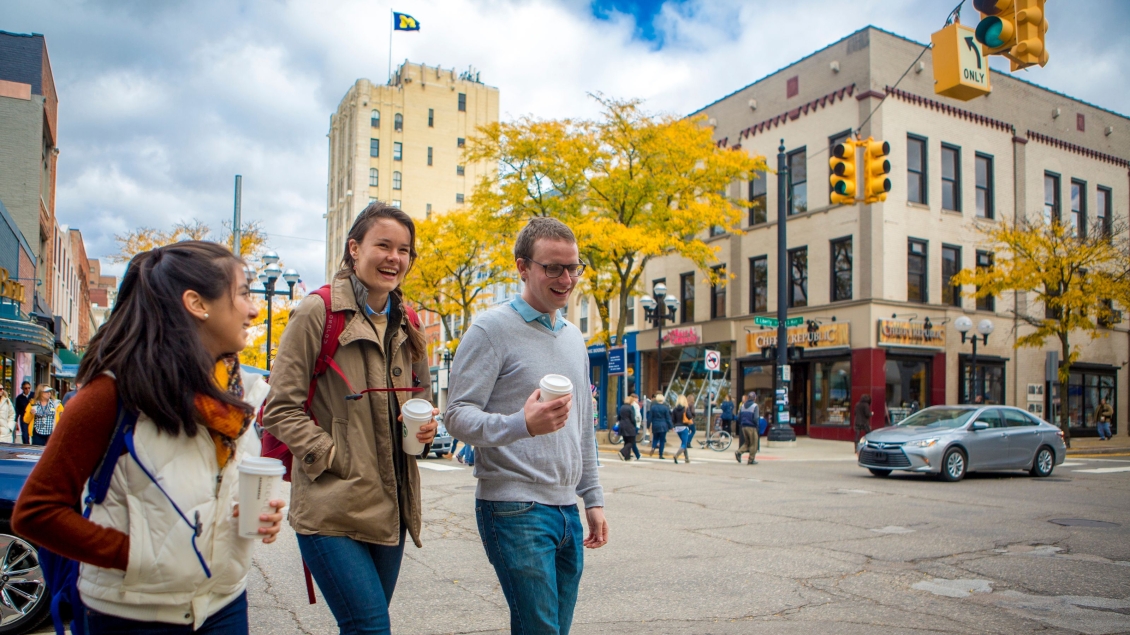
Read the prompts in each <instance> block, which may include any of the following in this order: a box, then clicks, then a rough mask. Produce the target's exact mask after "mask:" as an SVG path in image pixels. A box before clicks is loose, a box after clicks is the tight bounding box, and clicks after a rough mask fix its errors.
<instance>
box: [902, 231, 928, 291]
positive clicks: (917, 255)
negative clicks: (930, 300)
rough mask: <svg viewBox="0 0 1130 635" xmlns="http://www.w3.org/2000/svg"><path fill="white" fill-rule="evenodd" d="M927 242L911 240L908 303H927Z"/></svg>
mask: <svg viewBox="0 0 1130 635" xmlns="http://www.w3.org/2000/svg"><path fill="white" fill-rule="evenodd" d="M926 253H927V247H926V241H924V240H916V239H914V238H911V239H910V240H908V241H907V250H906V301H907V302H927V296H926Z"/></svg>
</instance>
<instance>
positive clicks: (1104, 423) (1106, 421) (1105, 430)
mask: <svg viewBox="0 0 1130 635" xmlns="http://www.w3.org/2000/svg"><path fill="white" fill-rule="evenodd" d="M1113 418H1114V408H1112V407H1111V405H1110V404H1108V403H1107V402H1106V399H1099V407H1098V408H1096V409H1095V421H1096V422H1097V423H1098V425H1097V426H1096V427H1097V428H1098V429H1099V440H1100V441H1110V437H1111V435H1110V422H1111V419H1113Z"/></svg>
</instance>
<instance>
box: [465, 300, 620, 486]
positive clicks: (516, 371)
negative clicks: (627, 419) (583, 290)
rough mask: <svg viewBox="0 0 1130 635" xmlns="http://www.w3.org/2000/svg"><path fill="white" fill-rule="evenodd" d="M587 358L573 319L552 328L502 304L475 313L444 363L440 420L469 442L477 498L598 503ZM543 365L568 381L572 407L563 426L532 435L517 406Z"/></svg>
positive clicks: (535, 384) (541, 374) (547, 371)
mask: <svg viewBox="0 0 1130 635" xmlns="http://www.w3.org/2000/svg"><path fill="white" fill-rule="evenodd" d="M557 319H559V320H562V319H564V318H562V317H560V316H558V318H557ZM588 359H589V358H588V351H587V350H586V348H585V340H584V337H583V336H582V335H581V332H580V331H579V330H578V329H577V327H576V326H573V325H572V324H569V323H566V325H565V327H564V328H562V329H560V330H559V331H557V332H556V333H552V332H550V330H549V329H547V328H546V327H545V326H543V325H541V324H539V323H538V322H537V321H533V322H526V321H525V320H524V319H523V318H522V316H521V315H519V314H518V312H517V311H516V310H514V308H513V307H511V306H510V305H509V304H505V305H502V306H498V307H495V308H493V309H491V310H489V311H486V312H485V313H483V314H481V315H479V316H478V317H477V318H476V319H475V322H474V323H473V324H472V325H471V328H470V329H468V330H467V333H466V334H465V335H464V336H463V339H462V341H460V343H459V351H458V353H457V354H456V355H455V362H454V364H453V365H452V367H451V381H450V385H449V386H448V405H447V413H446V415H445V417H444V425H445V426H446V427H447V430H448V432H450V433H451V434H452V435H453V436H454V437H455V438H456V439H459V440H460V441H463V442H464V443H469V444H471V445H473V446H475V472H474V474H475V478H477V479H478V480H479V485H478V488H477V492H476V496H477V497H478V498H482V499H485V500H492V501H534V502H538V503H543V504H546V505H573V504H576V502H577V497H578V496H579V497H581V498H582V499H583V500H584V503H585V507H586V508H588V507H603V506H604V491H603V490H602V489H601V487H600V478H599V477H598V476H597V469H596V441H595V437H594V433H593V424H592V422H593V416H592V399H591V398H590V396H589V363H588ZM550 373H553V374H558V375H564V376H566V377H568V378H569V380H570V381H572V382H573V407H572V409H571V410H570V411H569V418H568V420H567V421H566V423H565V427H564V428H562V429H560V430H558V431H556V432H553V433H551V434H546V435H541V436H537V437H531V436H530V434H529V432H528V431H527V430H526V416H525V413H524V412H523V407H524V406H525V404H526V399H527V398H529V396H530V393H532V392H533V391H534V390H535V389H536V388H537V387H538V382H540V381H541V378H542V377H544V376H545V375H548V374H550Z"/></svg>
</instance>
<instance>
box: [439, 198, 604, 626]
mask: <svg viewBox="0 0 1130 635" xmlns="http://www.w3.org/2000/svg"><path fill="white" fill-rule="evenodd" d="M514 258H515V260H516V264H517V266H518V273H519V274H521V277H522V281H523V282H524V283H525V284H524V285H523V289H522V295H521V297H519V298H515V299H514V300H513V301H512V302H510V303H508V304H506V305H503V306H499V307H495V308H493V309H491V310H489V311H487V312H485V313H483V314H482V315H480V316H478V317H477V318H476V319H475V322H474V323H473V324H472V325H471V326H470V328H468V329H467V332H466V333H465V334H464V336H463V339H462V341H460V343H459V350H458V352H457V353H456V355H455V362H454V365H453V366H452V368H451V383H450V386H449V389H448V406H447V414H446V417H445V425H446V426H447V430H448V432H450V433H451V434H452V435H454V436H455V437H456V438H457V439H459V440H461V441H463V442H464V443H467V444H470V445H473V446H475V472H474V473H475V478H477V479H478V488H477V491H476V495H475V498H476V501H475V516H476V519H477V520H478V525H479V536H480V537H481V538H482V540H483V545H484V546H485V547H486V552H487V559H488V560H490V563H491V564H492V565H493V566H494V570H495V573H496V574H497V575H498V581H499V583H500V584H501V586H502V593H503V595H505V596H506V602H507V604H508V605H509V606H510V630H511V632H512V633H538V634H542V633H560V634H562V635H564V634H565V633H568V632H569V629H570V627H571V626H572V623H573V608H574V606H575V605H576V603H577V589H578V587H579V585H580V581H581V571H582V569H583V568H584V556H583V553H582V549H581V547H582V546H584V547H588V548H590V549H596V548H599V547H602V546H604V544H605V543H606V542H607V541H608V523H607V522H606V521H605V519H604V491H603V490H602V489H601V487H600V479H599V477H598V476H597V470H596V467H597V466H596V442H595V438H594V433H593V427H592V402H591V400H590V399H589V394H588V393H589V391H588V386H589V367H588V351H587V349H586V348H585V340H584V337H583V336H582V335H581V332H580V331H579V330H578V329H577V327H575V326H573V325H572V324H570V323H569V322H567V321H566V320H565V318H564V317H563V316H561V315H559V313H558V312H559V311H560V310H561V309H563V308H565V306H566V305H567V304H568V302H569V297H570V295H571V294H572V291H573V288H574V287H575V286H576V284H577V281H578V279H579V278H580V276H581V274H582V273H583V272H584V265H582V264H580V257H579V255H578V251H577V241H576V238H575V237H574V236H573V232H572V231H571V230H570V229H569V228H568V227H567V226H566V225H565V224H564V223H562V222H560V221H558V220H556V219H552V218H534V219H532V220H531V221H530V222H529V223H528V224H527V225H526V227H525V228H523V229H522V231H521V232H520V233H519V234H518V239H517V241H516V242H515V244H514ZM548 374H555V375H564V376H565V377H568V378H569V380H570V381H571V382H572V384H573V394H572V395H570V396H565V397H560V398H557V399H552V400H547V401H545V402H542V401H540V397H541V390H540V389H539V388H538V384H539V382H540V381H541V379H542V377H544V376H546V375H548ZM578 497H580V498H581V499H582V500H583V501H584V504H585V517H586V521H587V523H588V530H589V534H588V537H584V530H583V528H582V527H581V521H580V515H579V513H578V511H577V498H578ZM582 538H583V540H582Z"/></svg>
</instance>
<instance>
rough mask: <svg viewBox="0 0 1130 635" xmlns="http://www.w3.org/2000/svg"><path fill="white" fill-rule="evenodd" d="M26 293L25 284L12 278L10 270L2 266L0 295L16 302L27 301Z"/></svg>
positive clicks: (0, 271)
mask: <svg viewBox="0 0 1130 635" xmlns="http://www.w3.org/2000/svg"><path fill="white" fill-rule="evenodd" d="M26 295H27V294H26V293H25V292H24V285H22V284H20V283H19V282H16V281H15V280H12V279H11V278H10V277H9V275H8V270H7V269H4V268H3V267H0V297H3V298H8V299H9V300H15V301H16V302H25V301H26V300H25V299H24V297H25V296H26Z"/></svg>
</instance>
